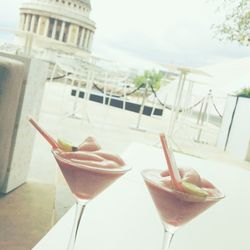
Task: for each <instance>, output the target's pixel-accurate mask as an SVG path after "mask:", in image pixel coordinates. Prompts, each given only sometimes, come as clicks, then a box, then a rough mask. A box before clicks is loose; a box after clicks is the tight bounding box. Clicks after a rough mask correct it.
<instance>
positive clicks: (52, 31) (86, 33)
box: [19, 0, 96, 53]
mask: <svg viewBox="0 0 250 250" xmlns="http://www.w3.org/2000/svg"><path fill="white" fill-rule="evenodd" d="M90 12H91V4H90V0H26V1H25V2H24V3H23V4H22V6H21V8H20V25H19V30H21V31H22V32H29V33H33V34H35V35H36V38H37V37H42V38H43V45H45V44H46V46H49V45H51V46H50V47H53V46H54V45H55V44H57V45H58V46H59V47H60V48H61V50H62V48H63V46H65V48H66V47H68V48H74V49H80V50H82V51H85V52H87V53H90V52H91V47H92V42H93V36H94V32H95V29H96V27H95V22H94V21H92V20H91V19H90V17H89V16H90ZM40 44H41V43H40ZM41 46H42V45H41ZM66 50H67V49H66Z"/></svg>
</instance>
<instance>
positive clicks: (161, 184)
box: [142, 169, 223, 227]
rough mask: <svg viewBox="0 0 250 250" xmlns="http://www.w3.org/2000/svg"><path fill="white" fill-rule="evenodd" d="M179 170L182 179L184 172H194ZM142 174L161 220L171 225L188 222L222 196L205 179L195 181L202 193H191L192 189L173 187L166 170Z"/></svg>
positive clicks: (145, 171) (147, 171)
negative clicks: (181, 189) (181, 190)
mask: <svg viewBox="0 0 250 250" xmlns="http://www.w3.org/2000/svg"><path fill="white" fill-rule="evenodd" d="M180 171H181V172H182V173H183V175H181V176H182V177H184V178H183V179H184V180H185V174H186V175H187V174H189V173H190V172H192V173H195V171H194V170H191V169H180ZM142 175H143V178H144V181H145V183H146V185H147V188H148V190H149V192H150V194H151V197H152V199H153V201H154V204H155V206H156V207H157V210H158V212H159V215H160V217H161V219H162V221H163V222H164V223H166V224H169V225H171V226H173V227H179V226H181V225H183V224H185V223H187V222H189V221H190V220H192V219H193V218H195V217H196V216H198V215H199V214H200V213H202V212H204V211H205V210H207V209H208V208H209V207H210V206H212V205H214V204H215V203H216V202H217V201H219V200H220V199H221V198H223V195H222V194H221V193H220V192H219V190H218V189H216V188H215V187H214V186H213V185H212V184H211V183H210V182H208V181H207V180H205V179H201V180H200V183H199V184H198V183H197V185H198V186H199V188H201V189H202V190H203V191H204V193H203V192H202V191H201V192H200V193H198V192H199V191H197V193H195V191H193V193H191V192H192V191H189V192H188V191H184V192H180V191H177V190H175V189H173V186H172V184H171V181H170V179H169V175H168V171H162V170H155V169H154V170H144V171H143V172H142ZM197 176H198V175H197V173H196V177H197ZM189 177H191V175H189ZM190 183H191V182H190Z"/></svg>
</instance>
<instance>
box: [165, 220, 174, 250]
mask: <svg viewBox="0 0 250 250" xmlns="http://www.w3.org/2000/svg"><path fill="white" fill-rule="evenodd" d="M174 232H175V229H174V230H171V228H168V226H166V225H164V235H163V242H162V250H169V249H170V244H171V241H172V239H173V236H174Z"/></svg>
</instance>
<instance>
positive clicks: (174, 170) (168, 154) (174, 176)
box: [160, 133, 183, 191]
mask: <svg viewBox="0 0 250 250" xmlns="http://www.w3.org/2000/svg"><path fill="white" fill-rule="evenodd" d="M160 139H161V144H162V148H163V152H164V155H165V159H166V161H167V165H168V170H169V175H170V177H171V181H172V184H173V186H174V187H175V189H177V190H180V191H183V187H182V184H181V177H180V173H179V170H178V167H177V165H176V162H175V158H174V154H173V152H172V150H171V148H169V147H168V143H167V139H166V137H165V135H164V134H163V133H161V134H160Z"/></svg>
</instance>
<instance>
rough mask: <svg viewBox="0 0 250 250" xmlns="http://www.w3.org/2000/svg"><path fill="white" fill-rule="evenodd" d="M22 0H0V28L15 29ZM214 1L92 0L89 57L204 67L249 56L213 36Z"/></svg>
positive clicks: (243, 49)
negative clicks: (90, 51)
mask: <svg viewBox="0 0 250 250" xmlns="http://www.w3.org/2000/svg"><path fill="white" fill-rule="evenodd" d="M21 2H22V0H8V1H7V0H0V3H1V7H0V27H13V28H15V27H17V23H18V20H19V17H18V13H19V9H18V8H19V6H20V3H21ZM215 2H217V3H218V1H213V0H172V1H170V0H146V1H145V0H92V1H91V3H92V9H93V10H92V13H91V18H92V19H93V20H94V21H95V22H96V26H97V29H96V34H95V37H94V45H93V53H94V54H96V55H99V56H102V57H105V58H109V59H116V60H118V61H121V62H126V63H131V65H136V64H139V63H141V60H145V61H154V62H160V63H172V64H177V65H185V66H195V67H196V66H198V67H200V66H204V65H208V64H213V63H217V62H221V61H224V60H227V59H233V58H240V57H246V56H250V48H249V47H248V48H247V47H240V46H239V45H237V44H233V43H229V42H227V43H226V42H220V41H217V40H216V39H214V38H213V32H212V31H211V25H212V24H213V23H216V22H218V21H219V20H220V19H221V17H220V16H219V14H218V13H216V12H215V8H216V7H215V5H214V3H215Z"/></svg>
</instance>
